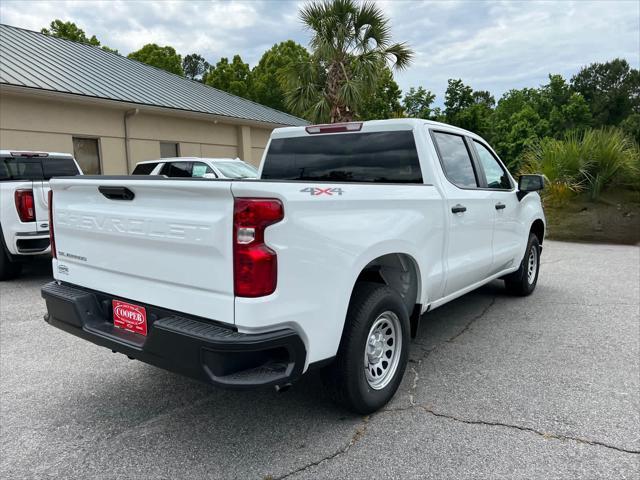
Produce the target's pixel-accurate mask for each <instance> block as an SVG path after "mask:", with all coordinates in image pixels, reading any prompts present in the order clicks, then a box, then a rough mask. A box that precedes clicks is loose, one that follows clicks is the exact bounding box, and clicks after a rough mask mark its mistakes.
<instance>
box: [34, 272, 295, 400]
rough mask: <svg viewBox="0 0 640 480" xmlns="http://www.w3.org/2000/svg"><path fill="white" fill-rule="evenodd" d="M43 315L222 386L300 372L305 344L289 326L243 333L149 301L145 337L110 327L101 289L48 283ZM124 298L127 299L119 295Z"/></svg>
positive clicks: (277, 380) (283, 379)
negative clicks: (94, 289)
mask: <svg viewBox="0 0 640 480" xmlns="http://www.w3.org/2000/svg"><path fill="white" fill-rule="evenodd" d="M42 297H43V298H44V299H45V301H46V303H47V311H48V313H47V315H45V320H46V321H47V322H48V323H49V324H50V325H53V326H55V327H57V328H59V329H61V330H64V331H65V332H68V333H71V334H73V335H75V336H77V337H80V338H83V339H85V340H88V341H90V342H92V343H95V344H96V345H100V346H103V347H107V348H109V349H111V350H113V351H115V352H120V353H123V354H125V355H128V356H129V357H132V358H135V359H138V360H141V361H143V362H145V363H148V364H151V365H155V366H157V367H160V368H164V369H166V370H170V371H172V372H176V373H180V374H183V375H187V376H189V377H192V378H196V379H198V380H202V381H204V382H209V383H213V384H215V385H222V386H226V387H236V388H243V387H256V386H268V385H282V384H286V383H290V382H292V381H294V380H296V379H297V378H298V377H300V376H301V375H302V370H303V368H304V364H305V359H306V349H305V346H304V343H303V342H302V339H301V338H300V336H299V335H298V334H297V333H296V332H294V331H293V330H291V329H281V330H277V331H273V332H268V333H260V334H244V333H239V332H237V331H235V330H234V329H232V328H229V327H226V326H221V325H218V324H216V323H213V322H210V321H207V320H204V319H200V318H194V317H189V316H186V315H182V314H179V313H176V312H171V311H167V310H164V309H161V308H157V307H154V306H150V305H144V304H141V303H140V302H135V301H133V303H136V304H137V305H141V306H144V307H145V308H146V311H147V324H148V333H147V336H146V337H144V336H141V335H138V334H135V333H132V332H128V331H125V330H122V329H119V328H117V327H114V325H113V321H112V315H113V314H112V309H111V300H112V299H113V298H114V297H112V296H109V295H107V294H104V293H101V292H94V291H89V290H86V289H83V288H79V287H76V286H71V285H66V284H59V283H57V282H51V283H48V284H46V285H45V286H44V287H42ZM121 300H126V299H121Z"/></svg>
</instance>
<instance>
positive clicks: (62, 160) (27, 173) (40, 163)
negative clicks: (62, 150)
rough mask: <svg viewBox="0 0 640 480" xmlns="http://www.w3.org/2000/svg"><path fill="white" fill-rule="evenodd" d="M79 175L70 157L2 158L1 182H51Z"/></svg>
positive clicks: (0, 163) (0, 160)
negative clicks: (54, 179)
mask: <svg viewBox="0 0 640 480" xmlns="http://www.w3.org/2000/svg"><path fill="white" fill-rule="evenodd" d="M79 174H80V172H79V171H78V167H77V166H76V164H75V162H74V161H73V159H72V158H70V157H21V156H2V157H0V180H49V179H51V178H52V177H66V176H73V175H79Z"/></svg>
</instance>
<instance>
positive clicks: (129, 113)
mask: <svg viewBox="0 0 640 480" xmlns="http://www.w3.org/2000/svg"><path fill="white" fill-rule="evenodd" d="M139 112H140V110H139V109H137V108H134V109H132V110H127V111H126V112H124V156H125V159H126V162H127V172H129V168H130V165H131V163H130V158H129V157H130V153H129V122H128V121H127V120H128V119H129V117H134V116H136V115H137V114H138V113H139Z"/></svg>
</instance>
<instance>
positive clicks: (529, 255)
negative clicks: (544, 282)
mask: <svg viewBox="0 0 640 480" xmlns="http://www.w3.org/2000/svg"><path fill="white" fill-rule="evenodd" d="M539 271H540V242H539V240H538V237H537V236H536V235H535V234H533V233H530V234H529V242H528V243H527V249H526V250H525V252H524V258H523V259H522V262H521V263H520V268H518V270H516V271H515V272H513V273H512V274H510V275H507V276H506V277H505V278H504V284H505V287H506V288H507V291H508V292H509V293H511V294H513V295H519V296H526V295H530V294H531V293H533V291H534V290H535V288H536V284H537V283H538V273H539Z"/></svg>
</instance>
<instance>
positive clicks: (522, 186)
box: [517, 175, 544, 200]
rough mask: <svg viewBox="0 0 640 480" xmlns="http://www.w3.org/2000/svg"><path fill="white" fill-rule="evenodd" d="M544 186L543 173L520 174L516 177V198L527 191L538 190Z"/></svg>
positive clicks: (522, 196) (520, 197)
mask: <svg viewBox="0 0 640 480" xmlns="http://www.w3.org/2000/svg"><path fill="white" fill-rule="evenodd" d="M543 188H544V175H520V178H519V179H518V193H517V195H518V200H522V199H523V198H524V196H525V195H526V194H527V193H529V192H539V191H540V190H542V189H543Z"/></svg>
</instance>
